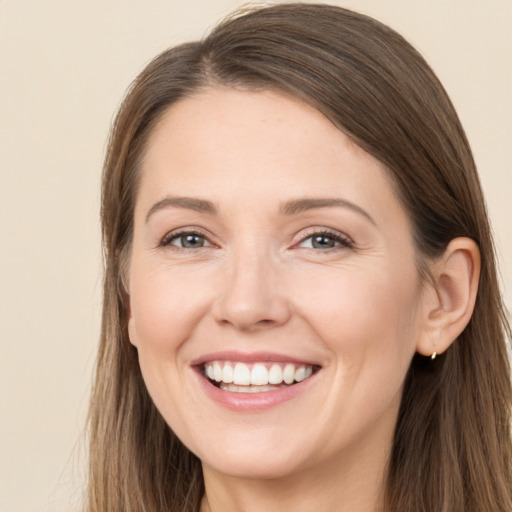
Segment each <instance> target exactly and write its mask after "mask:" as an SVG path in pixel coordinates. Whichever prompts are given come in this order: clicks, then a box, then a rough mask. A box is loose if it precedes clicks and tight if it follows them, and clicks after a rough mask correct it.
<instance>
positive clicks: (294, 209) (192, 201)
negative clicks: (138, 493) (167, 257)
mask: <svg viewBox="0 0 512 512" xmlns="http://www.w3.org/2000/svg"><path fill="white" fill-rule="evenodd" d="M169 207H173V208H185V209H188V210H193V211H196V212H199V213H208V214H210V215H216V214H217V208H216V207H215V205H214V204H213V203H212V202H211V201H207V200H206V199H197V198H194V197H174V196H167V197H164V198H163V199H161V200H160V201H158V202H156V203H155V204H154V205H153V206H152V207H151V208H150V209H149V210H148V213H147V214H146V222H148V220H149V218H150V217H151V216H152V215H153V214H154V213H156V212H157V211H159V210H164V209H165V208H169ZM333 207H341V208H348V209H350V210H352V211H354V212H356V213H358V214H360V215H362V216H363V217H365V218H366V219H367V220H369V221H370V222H371V223H372V224H373V225H374V226H376V225H377V223H376V222H375V220H374V219H373V217H372V216H371V215H370V214H369V213H368V212H367V211H366V210H363V208H361V207H360V206H358V205H357V204H355V203H352V202H351V201H347V200H346V199H341V198H302V199H295V200H291V201H287V202H286V203H284V204H283V205H282V206H281V213H283V214H284V215H296V214H298V213H301V212H304V211H307V210H313V209H315V208H333Z"/></svg>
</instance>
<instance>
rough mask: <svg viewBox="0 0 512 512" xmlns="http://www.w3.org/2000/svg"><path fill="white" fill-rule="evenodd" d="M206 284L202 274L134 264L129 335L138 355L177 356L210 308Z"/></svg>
mask: <svg viewBox="0 0 512 512" xmlns="http://www.w3.org/2000/svg"><path fill="white" fill-rule="evenodd" d="M139 268H141V269H144V271H139ZM207 283H208V279H207V277H206V276H204V275H202V274H201V273H200V272H179V271H177V270H176V269H169V268H165V267H155V266H153V267H148V266H146V267H144V265H143V263H142V264H140V265H137V262H134V263H133V265H132V272H131V275H130V309H131V315H130V320H129V331H130V338H131V340H132V343H134V344H135V345H136V346H137V347H138V349H139V352H141V351H154V352H156V353H158V355H163V354H166V355H169V354H170V353H174V351H175V350H176V349H177V347H178V346H179V345H180V344H181V343H182V342H183V341H184V340H186V339H187V337H188V335H189V333H191V331H192V330H193V329H194V328H195V327H196V325H197V323H198V321H199V319H200V318H201V317H202V316H203V314H204V311H205V310H206V309H207V307H208V303H209V301H210V295H211V293H210V292H209V287H208V285H207Z"/></svg>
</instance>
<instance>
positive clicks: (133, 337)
mask: <svg viewBox="0 0 512 512" xmlns="http://www.w3.org/2000/svg"><path fill="white" fill-rule="evenodd" d="M125 301H126V302H125V303H126V310H127V313H128V338H129V340H130V343H131V344H132V345H133V346H134V347H137V329H136V328H135V318H133V313H132V307H131V302H130V295H129V294H128V293H127V294H126V296H125Z"/></svg>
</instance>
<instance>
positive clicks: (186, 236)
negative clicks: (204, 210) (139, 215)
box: [161, 231, 212, 249]
mask: <svg viewBox="0 0 512 512" xmlns="http://www.w3.org/2000/svg"><path fill="white" fill-rule="evenodd" d="M161 245H162V246H169V245H173V246H175V247H178V248H180V249H201V248H203V247H209V246H211V245H212V244H211V243H210V242H208V240H207V239H206V237H205V236H203V235H202V234H201V233H196V232H194V231H182V232H180V233H170V234H169V235H167V236H166V237H165V238H164V239H163V240H162V244H161Z"/></svg>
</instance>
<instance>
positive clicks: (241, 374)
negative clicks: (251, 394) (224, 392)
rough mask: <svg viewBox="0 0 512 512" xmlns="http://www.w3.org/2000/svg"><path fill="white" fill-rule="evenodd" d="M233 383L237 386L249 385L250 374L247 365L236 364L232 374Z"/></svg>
mask: <svg viewBox="0 0 512 512" xmlns="http://www.w3.org/2000/svg"><path fill="white" fill-rule="evenodd" d="M233 382H234V383H235V384H238V385H239V386H248V385H249V384H250V383H251V372H250V371H249V368H248V367H247V365H245V364H243V363H236V365H235V371H234V373H233Z"/></svg>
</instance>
